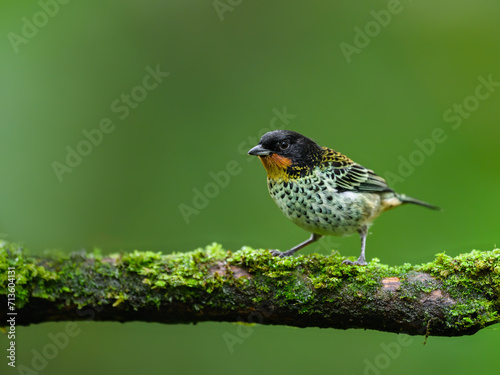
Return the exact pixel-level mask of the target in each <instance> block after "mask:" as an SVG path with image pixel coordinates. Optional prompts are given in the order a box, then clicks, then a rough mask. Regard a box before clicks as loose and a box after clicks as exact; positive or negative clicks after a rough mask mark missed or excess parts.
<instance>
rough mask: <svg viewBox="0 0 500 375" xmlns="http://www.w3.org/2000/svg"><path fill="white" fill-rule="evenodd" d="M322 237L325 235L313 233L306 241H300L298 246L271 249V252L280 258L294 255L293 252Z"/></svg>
mask: <svg viewBox="0 0 500 375" xmlns="http://www.w3.org/2000/svg"><path fill="white" fill-rule="evenodd" d="M321 237H323V236H321V235H319V234H316V233H313V234H311V237H309V239H308V240H305V241H304V242H301V243H299V244H298V245H297V246H294V247H292V248H291V249H290V250H287V251H278V250H271V254H273V255H274V256H278V257H280V258H283V257H289V256H290V255H293V253H295V252H297V251H299V250H300V249H302V248H303V247H305V246H307V245H309V244H311V243H313V242H316V241H317V240H319V239H320V238H321Z"/></svg>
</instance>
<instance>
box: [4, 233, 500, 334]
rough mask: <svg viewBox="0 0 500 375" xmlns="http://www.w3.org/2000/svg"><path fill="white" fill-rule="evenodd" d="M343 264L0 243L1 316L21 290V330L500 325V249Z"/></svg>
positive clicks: (469, 330) (465, 329)
mask: <svg viewBox="0 0 500 375" xmlns="http://www.w3.org/2000/svg"><path fill="white" fill-rule="evenodd" d="M343 259H344V258H342V257H341V256H340V255H339V254H338V253H336V252H333V253H332V255H331V256H323V255H317V254H313V255H309V256H299V257H295V258H294V257H289V258H276V257H272V256H271V255H270V253H269V252H268V251H264V250H253V249H250V248H243V249H242V250H238V251H236V252H231V251H225V250H223V249H222V248H221V246H220V245H217V244H212V245H209V246H207V247H206V248H205V249H198V250H195V251H192V252H187V253H177V254H170V255H161V254H160V253H153V252H138V251H135V252H133V253H128V254H116V255H109V256H100V255H99V254H97V253H90V254H87V253H84V252H77V253H73V254H71V255H70V256H61V255H58V256H55V255H52V256H43V257H38V256H29V255H28V254H27V253H26V252H25V251H24V250H23V249H22V248H20V247H18V246H16V245H14V244H9V243H5V242H0V281H1V285H0V311H1V312H2V316H7V315H6V314H7V313H8V312H9V310H7V309H8V298H9V294H14V293H12V291H13V290H14V291H15V301H14V300H11V302H12V301H14V302H15V305H14V308H15V310H11V312H12V311H15V312H16V313H17V315H16V316H15V319H16V324H17V325H29V324H33V323H41V322H49V321H65V320H89V319H92V320H96V321H119V322H127V321H148V322H159V323H169V324H172V323H174V324H176V323H196V322H201V321H226V322H236V321H243V322H253V323H260V324H281V325H289V326H296V327H323V328H340V329H347V328H365V329H375V330H379V331H388V332H404V333H407V334H410V335H425V334H430V335H439V336H460V335H469V334H473V333H475V332H477V331H478V330H479V329H481V328H484V327H486V326H488V325H491V324H494V323H497V322H499V321H500V318H499V314H498V312H499V310H500V250H498V249H496V250H493V251H487V252H479V251H472V252H471V253H468V254H463V255H460V256H458V257H456V258H451V257H449V256H447V255H445V254H438V255H437V257H436V259H435V260H434V261H433V262H431V263H428V264H424V265H421V266H412V265H409V264H405V265H403V266H398V267H389V266H387V265H383V264H380V263H379V262H378V260H373V261H372V262H370V264H369V265H368V266H366V267H359V266H348V265H342V264H341V262H342V260H343ZM9 267H12V268H13V269H10V271H12V270H14V273H15V276H14V278H15V287H13V285H14V283H12V281H13V280H12V275H13V274H14V273H12V272H11V273H10V274H9V272H8V271H9ZM9 277H11V280H10V281H11V283H10V284H9ZM9 287H10V288H14V289H10V290H9ZM10 297H12V296H10ZM2 324H4V325H5V324H6V320H5V319H2V321H1V323H0V325H2Z"/></svg>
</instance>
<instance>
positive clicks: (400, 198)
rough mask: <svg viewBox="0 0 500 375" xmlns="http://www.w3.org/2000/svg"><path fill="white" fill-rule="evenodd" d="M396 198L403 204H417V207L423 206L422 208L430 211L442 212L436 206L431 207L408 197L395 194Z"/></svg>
mask: <svg viewBox="0 0 500 375" xmlns="http://www.w3.org/2000/svg"><path fill="white" fill-rule="evenodd" d="M397 197H398V199H399V200H400V201H401V202H403V203H413V204H417V205H419V206H424V207H427V208H430V209H432V210H437V211H442V209H441V208H439V207H437V206H433V205H432V204H430V203H427V202H424V201H421V200H419V199H416V198H412V197H409V196H407V195H404V194H397Z"/></svg>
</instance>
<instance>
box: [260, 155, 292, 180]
mask: <svg viewBox="0 0 500 375" xmlns="http://www.w3.org/2000/svg"><path fill="white" fill-rule="evenodd" d="M259 159H260V161H261V162H262V164H263V165H264V168H266V171H267V178H270V179H272V180H279V179H281V180H285V181H288V178H289V177H288V174H287V173H286V169H287V168H288V167H289V166H291V165H292V161H291V160H290V159H288V158H285V157H284V156H280V155H278V154H271V155H266V156H259Z"/></svg>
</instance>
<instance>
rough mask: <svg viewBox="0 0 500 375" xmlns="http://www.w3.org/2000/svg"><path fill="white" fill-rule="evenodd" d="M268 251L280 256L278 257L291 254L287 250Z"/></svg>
mask: <svg viewBox="0 0 500 375" xmlns="http://www.w3.org/2000/svg"><path fill="white" fill-rule="evenodd" d="M270 253H271V255H272V256H275V257H280V258H284V257H287V256H290V255H292V254H288V251H279V250H271V251H270Z"/></svg>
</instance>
